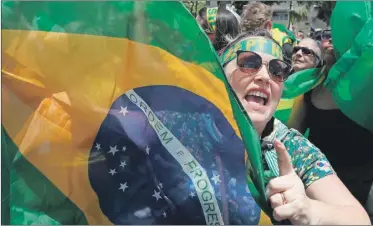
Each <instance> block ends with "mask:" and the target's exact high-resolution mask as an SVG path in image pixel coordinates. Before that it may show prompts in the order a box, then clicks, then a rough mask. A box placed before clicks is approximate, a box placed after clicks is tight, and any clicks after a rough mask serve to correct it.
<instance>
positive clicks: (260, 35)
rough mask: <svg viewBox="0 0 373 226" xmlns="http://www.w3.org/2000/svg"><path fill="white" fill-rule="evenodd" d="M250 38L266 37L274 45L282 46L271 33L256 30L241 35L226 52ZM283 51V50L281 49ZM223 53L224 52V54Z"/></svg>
mask: <svg viewBox="0 0 373 226" xmlns="http://www.w3.org/2000/svg"><path fill="white" fill-rule="evenodd" d="M250 36H257V37H258V36H259V37H265V38H268V39H271V40H272V41H273V42H274V43H276V44H277V45H279V46H281V45H280V44H279V43H278V42H277V41H276V40H275V39H274V38H273V37H272V35H271V33H270V32H269V31H268V30H266V29H256V30H254V31H249V32H244V33H241V34H240V35H238V36H237V37H236V38H235V39H234V40H233V41H231V42H230V43H229V44H228V45H227V46H226V47H225V48H224V51H225V50H227V49H229V48H231V47H232V46H233V45H234V44H236V43H238V42H239V41H241V40H242V39H244V38H247V37H250ZM281 50H282V48H281ZM224 51H223V52H224Z"/></svg>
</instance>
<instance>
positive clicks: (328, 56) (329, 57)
mask: <svg viewBox="0 0 373 226" xmlns="http://www.w3.org/2000/svg"><path fill="white" fill-rule="evenodd" d="M321 47H322V51H323V54H324V61H325V63H326V64H328V65H333V64H334V63H335V61H336V59H335V55H334V47H333V43H332V37H331V32H330V31H324V32H323V33H322V34H321Z"/></svg>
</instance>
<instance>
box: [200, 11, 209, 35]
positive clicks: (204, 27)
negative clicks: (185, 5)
mask: <svg viewBox="0 0 373 226" xmlns="http://www.w3.org/2000/svg"><path fill="white" fill-rule="evenodd" d="M206 12H207V8H206V7H203V8H202V9H200V10H199V11H198V16H199V17H200V18H201V19H202V21H203V23H202V24H201V27H202V28H203V30H208V29H209V25H208V22H207V15H206Z"/></svg>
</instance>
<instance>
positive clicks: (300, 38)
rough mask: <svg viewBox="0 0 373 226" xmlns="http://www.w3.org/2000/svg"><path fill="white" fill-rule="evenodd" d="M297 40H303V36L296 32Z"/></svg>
mask: <svg viewBox="0 0 373 226" xmlns="http://www.w3.org/2000/svg"><path fill="white" fill-rule="evenodd" d="M297 39H299V40H302V39H304V34H303V32H298V34H297Z"/></svg>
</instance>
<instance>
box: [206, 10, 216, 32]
mask: <svg viewBox="0 0 373 226" xmlns="http://www.w3.org/2000/svg"><path fill="white" fill-rule="evenodd" d="M217 15H218V7H214V8H207V10H206V19H207V24H208V26H209V28H210V30H211V32H215V31H216V17H217Z"/></svg>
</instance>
